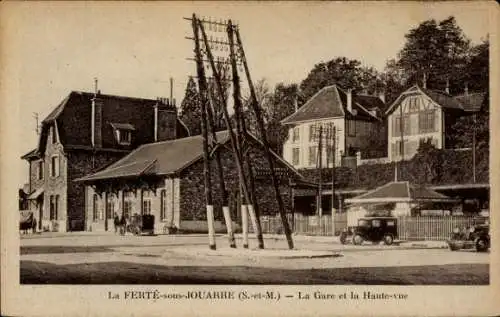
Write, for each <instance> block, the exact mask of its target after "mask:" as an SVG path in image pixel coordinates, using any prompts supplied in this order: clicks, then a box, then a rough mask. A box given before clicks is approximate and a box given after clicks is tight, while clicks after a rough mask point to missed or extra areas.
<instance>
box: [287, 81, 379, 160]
mask: <svg viewBox="0 0 500 317" xmlns="http://www.w3.org/2000/svg"><path fill="white" fill-rule="evenodd" d="M384 108H385V104H384V101H383V97H376V96H370V95H364V94H356V93H354V92H353V91H352V90H351V89H347V90H344V89H342V88H340V87H339V86H337V85H333V86H328V87H324V88H322V89H321V90H320V91H319V92H317V93H316V94H315V95H314V96H312V97H311V98H310V99H309V100H308V101H307V102H306V103H305V104H304V105H303V106H302V107H301V108H300V109H298V110H297V111H296V112H295V113H293V114H292V115H290V116H288V117H287V118H285V119H283V120H282V121H281V122H282V123H283V124H285V125H288V126H289V127H290V129H289V134H288V135H289V136H288V139H287V140H286V142H285V143H284V146H283V157H284V158H285V160H286V161H287V162H289V163H291V164H292V165H293V166H294V167H295V168H317V167H318V145H319V142H318V139H319V138H318V133H317V131H318V129H317V127H318V126H322V127H323V129H322V130H323V136H324V138H323V140H324V141H323V142H322V167H328V166H332V163H333V157H332V155H331V153H332V144H333V133H331V131H332V128H333V127H335V165H336V166H339V165H340V162H341V158H342V155H344V154H348V155H354V154H355V153H356V152H358V151H360V152H361V153H363V152H364V151H368V150H369V148H370V139H371V138H372V137H375V138H378V139H380V140H383V142H386V139H387V135H386V129H385V124H384V121H383V119H382V117H381V114H382V113H383V109H384Z"/></svg>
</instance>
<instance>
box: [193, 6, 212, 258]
mask: <svg viewBox="0 0 500 317" xmlns="http://www.w3.org/2000/svg"><path fill="white" fill-rule="evenodd" d="M197 21H198V20H197V18H196V15H194V14H193V20H192V26H193V33H194V39H195V40H194V41H195V42H194V43H195V54H196V70H197V74H198V90H199V100H198V102H199V103H200V105H201V131H202V136H203V174H204V179H205V200H206V208H207V223H208V241H209V248H210V249H212V250H215V249H216V244H215V230H214V206H213V200H212V184H211V175H210V162H209V159H210V157H209V152H208V131H207V130H208V129H207V128H208V127H207V103H208V98H207V91H208V89H207V81H206V78H205V70H204V68H203V57H202V55H201V49H200V41H199V28H198V23H197Z"/></svg>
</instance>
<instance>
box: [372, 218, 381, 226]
mask: <svg viewBox="0 0 500 317" xmlns="http://www.w3.org/2000/svg"><path fill="white" fill-rule="evenodd" d="M372 226H373V227H380V220H378V219H374V220H372Z"/></svg>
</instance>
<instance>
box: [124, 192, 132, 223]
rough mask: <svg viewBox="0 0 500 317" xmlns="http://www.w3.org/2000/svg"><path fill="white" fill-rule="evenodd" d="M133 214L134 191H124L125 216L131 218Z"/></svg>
mask: <svg viewBox="0 0 500 317" xmlns="http://www.w3.org/2000/svg"><path fill="white" fill-rule="evenodd" d="M131 215H132V193H131V192H123V216H124V217H125V218H129V217H130V216H131Z"/></svg>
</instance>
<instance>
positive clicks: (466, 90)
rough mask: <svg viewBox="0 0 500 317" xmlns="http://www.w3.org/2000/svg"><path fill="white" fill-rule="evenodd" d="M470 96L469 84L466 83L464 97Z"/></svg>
mask: <svg viewBox="0 0 500 317" xmlns="http://www.w3.org/2000/svg"><path fill="white" fill-rule="evenodd" d="M468 94H469V84H468V83H467V82H465V88H464V95H466V96H467V95H468Z"/></svg>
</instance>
